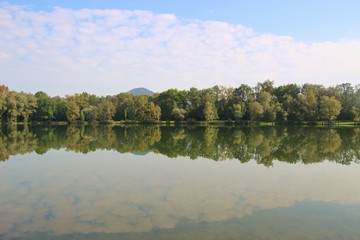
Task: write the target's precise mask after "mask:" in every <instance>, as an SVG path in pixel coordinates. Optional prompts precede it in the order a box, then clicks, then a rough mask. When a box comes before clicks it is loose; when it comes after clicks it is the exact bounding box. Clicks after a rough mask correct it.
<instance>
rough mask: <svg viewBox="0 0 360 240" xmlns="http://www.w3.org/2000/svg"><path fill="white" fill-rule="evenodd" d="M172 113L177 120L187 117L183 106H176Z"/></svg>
mask: <svg viewBox="0 0 360 240" xmlns="http://www.w3.org/2000/svg"><path fill="white" fill-rule="evenodd" d="M172 115H173V116H174V119H175V120H176V121H182V120H184V119H185V117H186V110H185V109H183V108H177V107H176V108H174V109H173V111H172Z"/></svg>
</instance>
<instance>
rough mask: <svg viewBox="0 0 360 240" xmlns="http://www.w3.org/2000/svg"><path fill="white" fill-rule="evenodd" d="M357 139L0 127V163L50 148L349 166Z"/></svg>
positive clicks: (327, 133)
mask: <svg viewBox="0 0 360 240" xmlns="http://www.w3.org/2000/svg"><path fill="white" fill-rule="evenodd" d="M359 140H360V128H309V127H297V126H279V127H214V126H211V127H201V126H189V127H167V126H158V125H151V126H144V125H141V126H136V127H135V126H128V125H126V126H111V125H105V124H102V125H74V124H69V125H66V126H50V125H49V126H48V127H44V126H39V125H10V127H6V126H3V127H2V128H0V161H1V160H7V159H9V157H10V156H13V155H17V154H26V153H31V152H36V153H38V154H44V153H46V152H47V151H49V150H51V149H65V150H67V151H75V152H81V153H89V152H93V151H96V150H99V149H101V150H113V151H117V152H120V153H128V152H131V153H142V154H145V153H147V152H155V153H160V154H163V155H166V156H168V157H170V158H176V157H180V156H181V157H189V158H191V159H197V158H207V159H212V160H215V161H221V160H226V159H238V160H239V161H240V162H241V163H245V162H249V161H256V162H257V163H258V164H262V165H264V166H272V164H273V162H274V161H282V162H287V163H304V164H309V163H317V162H322V161H333V162H336V163H339V164H351V163H354V162H356V163H359V162H360V145H359Z"/></svg>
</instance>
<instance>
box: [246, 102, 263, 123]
mask: <svg viewBox="0 0 360 240" xmlns="http://www.w3.org/2000/svg"><path fill="white" fill-rule="evenodd" d="M249 108H250V109H249V110H250V116H251V120H253V121H254V120H261V118H262V114H263V113H264V107H263V106H262V105H261V104H260V103H259V102H252V103H250V107H249Z"/></svg>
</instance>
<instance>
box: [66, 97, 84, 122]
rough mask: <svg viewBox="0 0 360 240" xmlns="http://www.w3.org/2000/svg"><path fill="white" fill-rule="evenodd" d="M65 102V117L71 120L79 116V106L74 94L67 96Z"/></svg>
mask: <svg viewBox="0 0 360 240" xmlns="http://www.w3.org/2000/svg"><path fill="white" fill-rule="evenodd" d="M65 102H66V119H67V121H69V122H73V121H75V120H76V119H78V118H79V117H80V107H79V105H78V104H77V101H76V96H67V97H66V99H65Z"/></svg>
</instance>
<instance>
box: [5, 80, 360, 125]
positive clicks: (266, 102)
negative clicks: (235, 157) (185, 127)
mask: <svg viewBox="0 0 360 240" xmlns="http://www.w3.org/2000/svg"><path fill="white" fill-rule="evenodd" d="M135 92H138V91H135ZM0 119H1V122H3V123H4V122H7V123H17V122H24V123H26V122H28V121H46V122H48V121H68V122H74V121H80V122H83V121H87V122H94V121H99V122H111V121H121V120H135V121H142V122H149V121H158V120H165V121H168V120H175V121H183V120H189V121H190V122H191V121H194V120H200V121H213V120H236V121H265V122H291V123H294V122H296V123H299V122H300V123H301V122H315V121H328V122H333V121H335V120H345V121H360V84H359V85H356V86H352V85H351V84H350V83H344V84H340V85H336V86H331V87H324V86H322V85H318V84H303V85H301V86H300V85H297V84H287V85H281V86H278V87H275V86H274V82H273V81H270V80H266V81H264V82H262V83H258V84H257V85H256V86H255V87H250V86H249V85H246V84H241V85H240V86H239V87H236V88H232V87H224V86H214V87H212V88H207V89H197V88H191V89H189V90H178V89H169V90H166V91H164V92H161V93H156V94H154V95H152V96H149V95H146V94H141V95H134V94H130V93H120V94H117V95H113V96H106V97H99V96H96V95H93V94H88V93H81V94H74V95H68V96H66V97H50V96H48V95H47V94H46V93H44V92H42V91H40V92H37V93H35V94H31V93H24V92H16V91H11V90H10V89H8V87H6V86H3V85H0Z"/></svg>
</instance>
